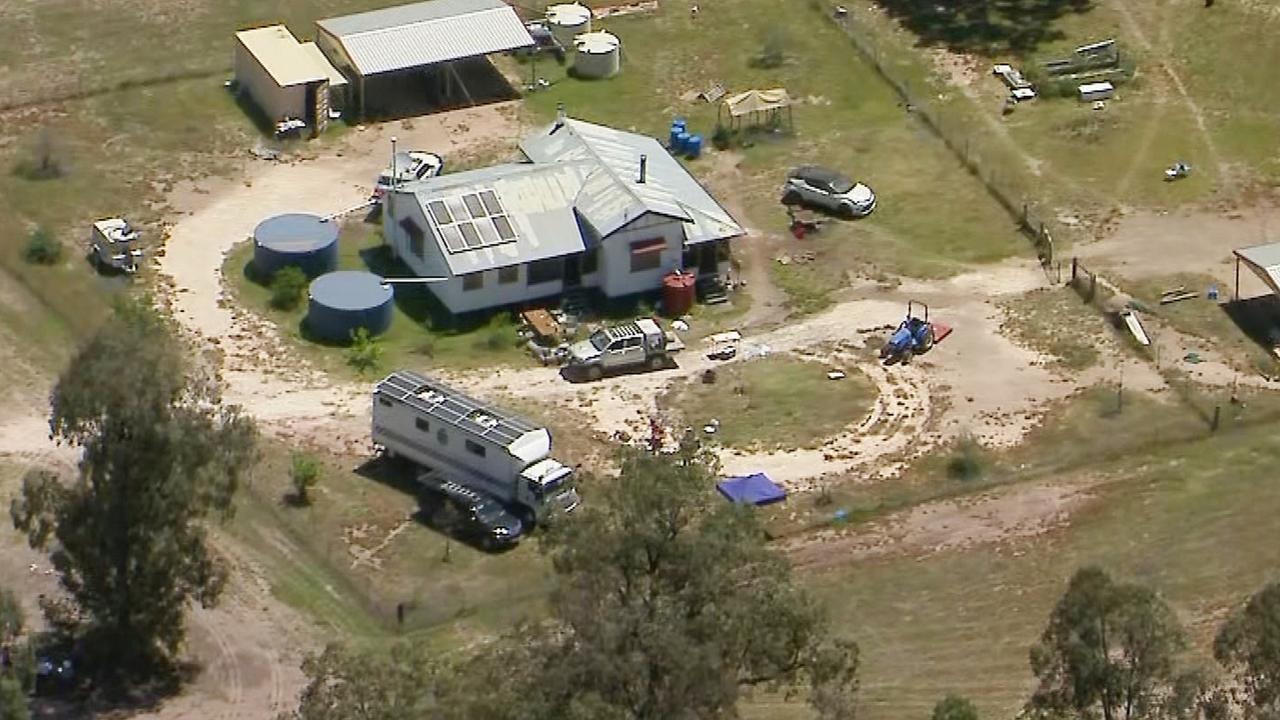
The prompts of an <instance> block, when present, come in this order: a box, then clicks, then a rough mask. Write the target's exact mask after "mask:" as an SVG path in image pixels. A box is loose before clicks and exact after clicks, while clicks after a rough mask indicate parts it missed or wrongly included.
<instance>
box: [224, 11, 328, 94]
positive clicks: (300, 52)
mask: <svg viewBox="0 0 1280 720" xmlns="http://www.w3.org/2000/svg"><path fill="white" fill-rule="evenodd" d="M236 40H238V41H239V42H240V44H241V45H243V46H244V47H245V49H246V50H248V51H249V54H250V55H253V56H254V57H255V58H257V60H258V62H259V63H261V65H262V67H263V68H265V69H266V71H267V73H268V74H270V75H271V79H272V80H275V81H276V85H279V86H280V87H290V86H292V85H302V84H304V83H310V82H320V81H321V80H325V79H327V78H328V77H329V73H328V70H327V69H326V66H328V67H329V68H331V67H332V66H329V62H328V61H327V60H326V61H325V63H324V66H321V65H318V64H317V63H316V60H315V58H314V57H313V56H312V55H311V54H310V53H308V52H307V51H306V50H305V49H303V47H302V45H301V43H299V42H298V39H297V38H295V37H294V36H293V33H291V32H289V29H288V28H286V27H285V26H283V25H268V26H267V27H260V28H254V29H253V30H241V31H240V32H238V33H236ZM334 72H335V73H336V72H337V71H336V70H334Z"/></svg>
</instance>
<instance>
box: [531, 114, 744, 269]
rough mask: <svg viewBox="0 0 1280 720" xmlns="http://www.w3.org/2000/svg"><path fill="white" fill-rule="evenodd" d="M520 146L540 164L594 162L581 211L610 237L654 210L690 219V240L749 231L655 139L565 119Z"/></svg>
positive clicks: (687, 228) (687, 234)
mask: <svg viewBox="0 0 1280 720" xmlns="http://www.w3.org/2000/svg"><path fill="white" fill-rule="evenodd" d="M520 150H521V152H523V153H524V154H525V156H526V157H528V158H529V159H530V160H532V161H533V162H535V163H565V162H583V161H585V162H588V163H590V164H592V165H593V166H595V167H596V168H598V169H599V170H600V172H596V173H593V174H591V175H590V176H588V178H587V180H586V182H585V183H584V186H583V189H582V193H581V195H580V196H579V198H578V202H577V209H578V212H580V213H581V214H582V216H583V217H585V218H586V219H587V221H588V222H589V223H591V225H592V227H593V228H594V230H595V231H596V232H597V233H598V234H599V235H600V236H601V237H604V236H607V235H609V234H611V233H613V232H615V231H617V230H619V229H621V228H622V227H623V226H625V225H627V224H628V223H630V222H631V221H632V220H635V219H636V218H638V217H640V216H641V215H643V214H645V213H647V212H651V213H654V214H657V215H663V216H666V217H671V218H675V219H678V220H682V221H684V222H685V240H686V242H687V243H688V244H696V243H701V242H707V241H710V240H720V239H724V238H731V237H737V236H739V235H742V234H744V233H745V231H744V230H743V229H742V226H740V225H739V224H738V223H737V221H736V220H734V219H733V216H732V215H730V214H729V213H728V212H727V211H726V210H725V209H724V208H723V207H721V206H720V203H718V202H716V200H715V198H713V197H712V196H711V194H710V193H708V192H707V191H706V189H705V188H703V187H702V185H701V184H699V183H698V181H697V179H695V178H694V177H693V176H692V175H691V174H689V171H688V170H686V169H685V168H684V166H682V165H681V164H680V163H679V162H678V161H677V160H676V159H675V158H674V157H672V156H671V155H670V153H668V152H667V150H666V148H664V147H662V144H661V143H659V142H658V141H657V140H654V139H653V138H651V137H648V136H645V135H640V134H637V133H632V132H625V131H622V130H615V129H613V128H610V127H605V126H604V125H596V124H594V123H589V122H584V121H582V120H573V119H565V120H564V121H563V124H562V123H560V122H556V123H552V124H551V125H548V126H547V127H545V128H543V129H542V130H540V131H538V132H536V133H534V134H533V135H531V136H529V137H527V138H525V139H524V141H522V142H521V143H520ZM641 155H643V156H645V157H646V158H647V169H646V172H645V182H643V183H641V182H639V175H640V156H641Z"/></svg>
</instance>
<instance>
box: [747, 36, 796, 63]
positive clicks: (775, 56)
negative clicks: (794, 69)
mask: <svg viewBox="0 0 1280 720" xmlns="http://www.w3.org/2000/svg"><path fill="white" fill-rule="evenodd" d="M790 46H791V38H790V37H789V36H788V35H787V33H786V31H785V30H783V29H782V28H780V27H777V26H774V27H772V28H770V29H769V31H768V32H766V33H765V36H764V39H763V40H761V42H760V53H759V54H758V55H756V57H755V58H753V61H752V63H751V64H752V65H754V66H755V67H757V68H765V69H770V68H778V67H782V66H783V65H784V64H785V63H786V62H787V48H788V47H790Z"/></svg>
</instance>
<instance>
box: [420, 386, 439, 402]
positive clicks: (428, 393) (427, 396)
mask: <svg viewBox="0 0 1280 720" xmlns="http://www.w3.org/2000/svg"><path fill="white" fill-rule="evenodd" d="M418 397H420V398H422V399H423V400H426V401H427V402H430V403H442V402H444V393H442V392H440V391H439V390H436V389H434V388H426V389H424V390H422V391H420V392H419V393H418Z"/></svg>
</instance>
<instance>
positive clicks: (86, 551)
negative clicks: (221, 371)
mask: <svg viewBox="0 0 1280 720" xmlns="http://www.w3.org/2000/svg"><path fill="white" fill-rule="evenodd" d="M50 404H51V416H50V421H49V427H50V431H51V434H52V436H53V437H54V438H55V439H56V440H58V441H59V442H65V443H69V444H71V445H73V446H76V447H78V448H79V449H80V452H81V459H80V464H79V470H78V473H77V476H76V477H75V478H73V479H70V480H69V481H68V479H66V478H62V477H59V476H58V475H56V474H54V473H51V472H48V471H33V472H32V473H30V474H28V476H27V477H25V478H24V479H23V486H22V492H21V494H20V495H19V497H18V498H16V499H15V500H14V501H13V505H12V507H11V514H12V517H13V521H14V526H15V527H16V528H18V529H19V530H21V531H23V532H25V533H26V534H27V538H28V541H29V542H30V544H31V545H32V547H35V548H40V549H44V548H49V549H51V559H52V562H53V566H54V568H55V569H56V570H57V572H58V574H59V577H60V581H61V584H62V587H63V588H64V589H65V590H66V591H67V593H68V595H69V596H70V597H71V599H72V600H73V601H74V602H75V604H76V606H77V608H78V610H79V612H80V616H81V617H82V618H83V619H84V626H83V627H82V628H81V630H82V631H83V640H84V641H85V645H86V649H87V650H88V652H89V653H90V657H91V658H92V657H94V656H95V654H96V656H97V658H98V659H99V662H98V663H97V667H98V669H100V670H102V671H104V672H106V673H108V674H114V673H116V672H121V673H138V672H146V671H150V670H156V669H160V668H163V667H166V666H167V665H168V663H169V661H171V660H172V659H173V655H174V654H175V653H176V651H177V650H178V648H179V645H180V644H181V642H182V639H183V637H184V622H183V620H184V617H183V615H184V611H185V610H186V608H187V606H188V604H189V603H190V602H191V601H192V600H195V601H199V602H201V603H203V604H206V605H207V604H210V603H213V602H214V601H216V600H217V598H218V595H219V594H220V592H221V591H222V588H223V585H224V583H225V579H226V568H225V567H224V564H223V563H222V562H221V561H220V560H219V558H218V557H217V556H216V554H215V553H214V552H213V550H212V549H211V548H210V546H209V540H208V532H207V529H206V525H205V523H204V521H205V520H206V519H207V518H226V517H227V516H229V515H230V513H231V512H232V507H233V506H232V497H233V495H234V494H235V491H236V488H237V487H238V486H239V485H240V483H241V481H242V479H243V478H244V477H245V475H246V473H247V472H248V471H249V468H250V466H251V464H252V461H253V458H254V453H255V440H256V432H255V429H254V426H253V424H252V422H251V421H250V420H249V419H248V418H247V417H245V416H244V415H242V414H241V413H240V412H239V410H238V409H236V408H231V407H225V406H223V405H222V404H221V403H220V397H219V394H218V388H217V385H216V383H214V382H213V381H212V380H211V379H209V378H206V377H203V376H201V375H200V374H198V373H197V372H195V369H194V368H192V367H191V366H190V365H189V364H188V362H187V360H186V354H185V352H184V348H183V346H182V344H181V343H180V342H179V340H178V339H177V338H176V336H175V335H174V334H173V333H172V331H171V329H170V327H169V326H168V324H167V323H166V322H165V321H164V320H163V319H162V318H160V317H159V316H158V315H157V314H156V313H155V312H154V311H152V310H151V309H150V308H148V307H145V306H143V305H140V304H129V305H122V306H121V307H120V308H118V309H117V312H116V314H115V316H114V317H113V318H112V319H111V320H110V321H109V322H107V323H106V324H105V325H104V326H103V328H102V329H101V330H100V331H99V332H98V333H97V334H95V335H94V336H93V338H92V339H91V340H90V341H89V342H88V344H87V345H85V346H84V347H83V348H82V349H81V350H80V351H79V352H78V353H77V354H76V356H75V357H74V358H73V359H72V361H71V363H70V365H69V366H68V367H67V369H66V370H65V372H63V373H62V375H61V377H60V378H59V380H58V383H57V385H56V387H55V388H54V391H53V394H52V399H51V403H50Z"/></svg>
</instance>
